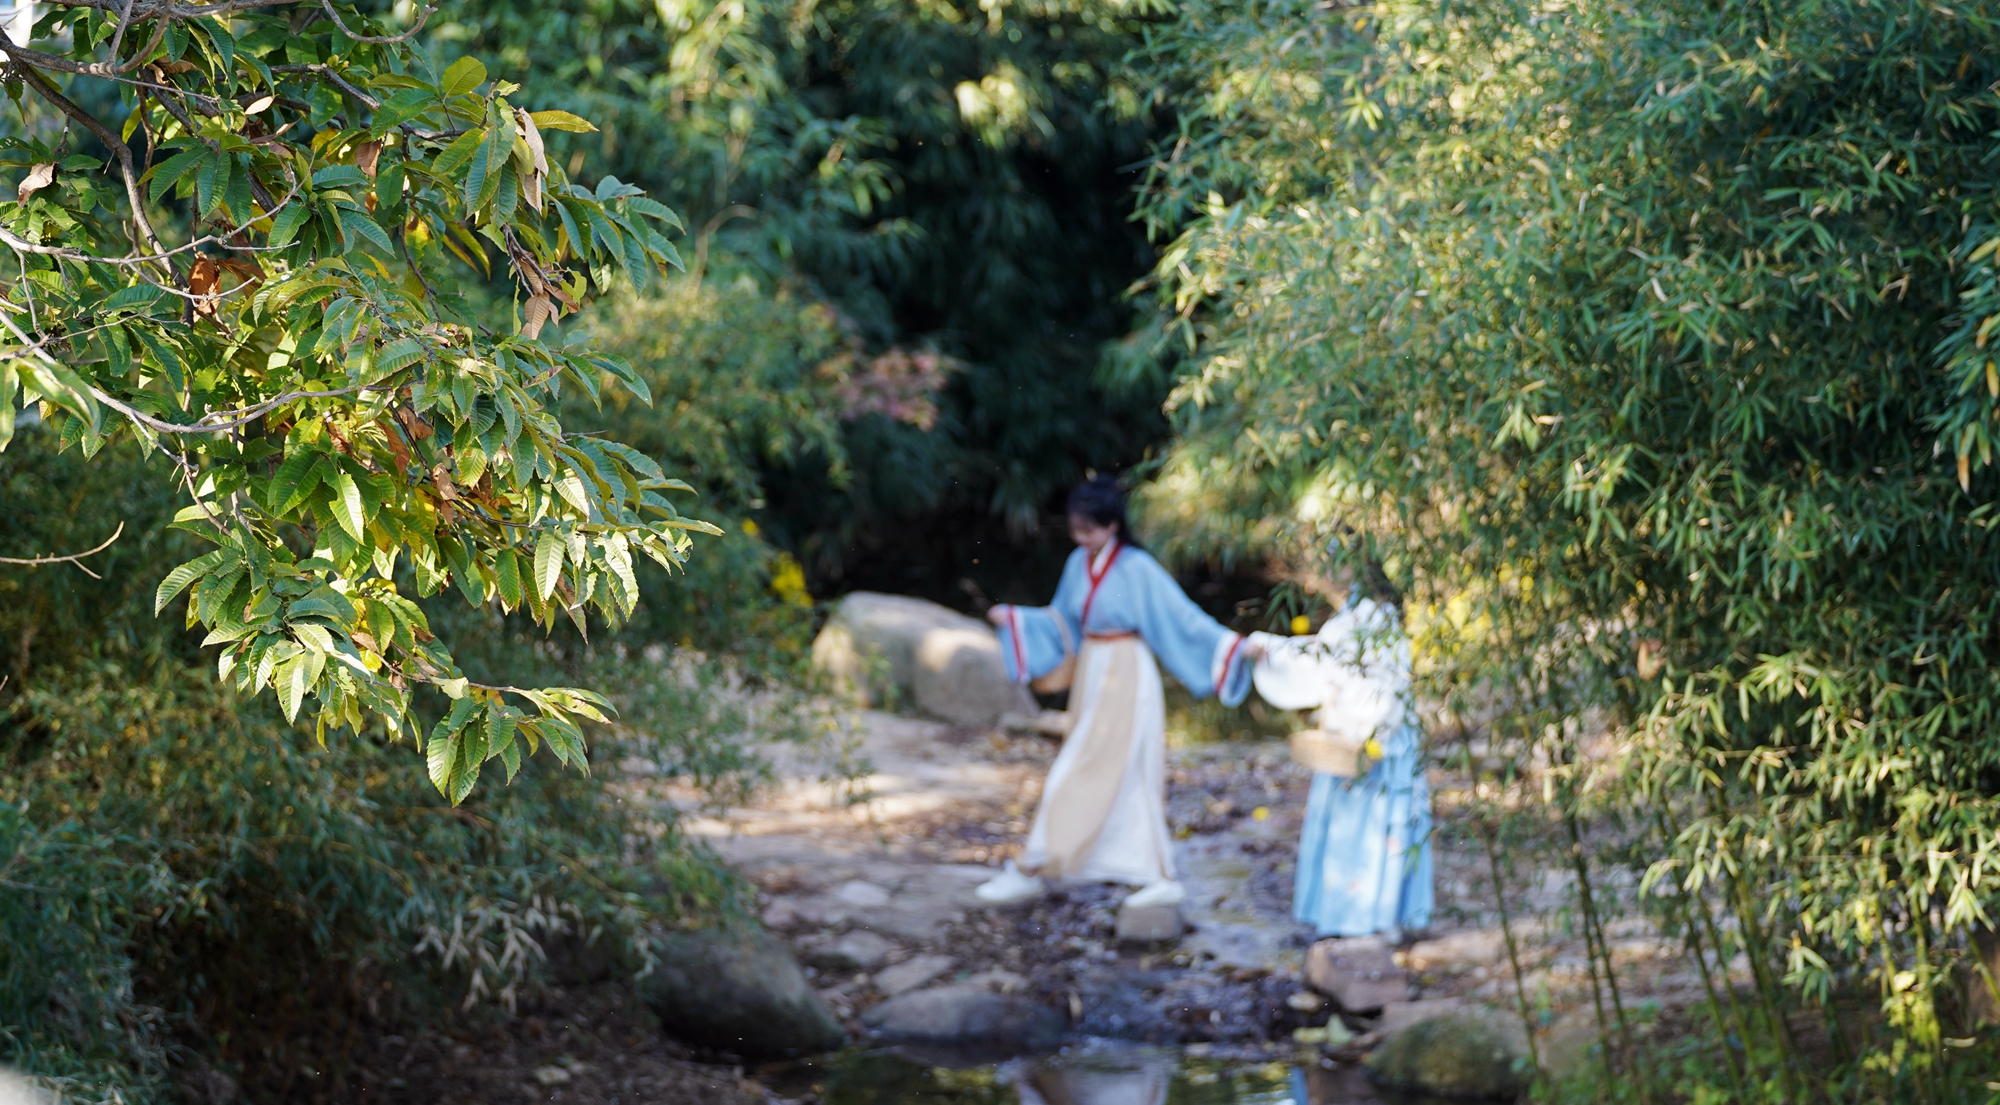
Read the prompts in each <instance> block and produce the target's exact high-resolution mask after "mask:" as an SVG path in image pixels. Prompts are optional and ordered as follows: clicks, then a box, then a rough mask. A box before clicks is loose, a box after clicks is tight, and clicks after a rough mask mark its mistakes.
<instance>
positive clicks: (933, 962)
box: [875, 955, 952, 998]
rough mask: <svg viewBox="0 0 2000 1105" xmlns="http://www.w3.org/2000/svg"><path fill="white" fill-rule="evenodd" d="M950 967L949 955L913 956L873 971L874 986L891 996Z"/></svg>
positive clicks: (928, 979)
mask: <svg viewBox="0 0 2000 1105" xmlns="http://www.w3.org/2000/svg"><path fill="white" fill-rule="evenodd" d="M951 967H952V961H951V958H950V957H949V956H943V955H919V956H915V957H913V958H911V959H908V960H906V961H904V962H902V963H898V964H896V965H895V966H893V967H884V968H883V969H881V970H880V971H877V972H875V988H876V989H877V990H880V991H882V992H883V993H884V994H887V995H888V996H890V997H892V998H893V997H895V996H896V995H897V994H900V993H903V992H904V991H906V990H914V989H916V988H917V987H919V986H922V985H923V984H924V983H926V982H929V981H930V980H932V979H934V978H936V977H937V976H939V975H941V974H943V973H945V972H946V971H949V970H951Z"/></svg>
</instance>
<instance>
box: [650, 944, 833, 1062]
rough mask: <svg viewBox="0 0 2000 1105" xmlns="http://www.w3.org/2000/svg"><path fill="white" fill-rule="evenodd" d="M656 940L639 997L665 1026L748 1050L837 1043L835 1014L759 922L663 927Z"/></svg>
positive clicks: (703, 1041)
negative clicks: (654, 963) (654, 962)
mask: <svg viewBox="0 0 2000 1105" xmlns="http://www.w3.org/2000/svg"><path fill="white" fill-rule="evenodd" d="M658 948H659V956H660V963H659V966H658V967H656V968H655V969H654V970H653V973H652V974H650V975H647V976H646V977H645V978H643V979H641V980H640V982H639V985H640V998H641V1000H643V1001H644V1002H645V1003H646V1005H647V1007H648V1008H650V1009H652V1011H653V1012H654V1014H655V1015H657V1016H658V1017H659V1018H660V1024H661V1026H662V1027H664V1028H665V1029H666V1030H667V1032H668V1033H669V1034H671V1035H673V1036H675V1037H677V1038H679V1039H682V1040H686V1041H687V1042H689V1043H692V1044H696V1045H699V1046H701V1047H712V1048H717V1049H720V1050H724V1051H731V1052H734V1053H736V1054H738V1055H742V1056H746V1057H749V1056H758V1057H762V1056H772V1055H796V1054H806V1053H811V1052H819V1051H827V1050H830V1049H832V1048H836V1047H839V1046H840V1044H841V1041H842V1039H843V1037H844V1036H845V1033H843V1032H842V1031H841V1027H840V1022H839V1021H838V1020H835V1019H834V1016H833V1012H832V1010H830V1009H828V1008H827V1007H826V1003H825V1002H824V1001H822V1000H821V999H820V996H819V995H818V994H817V993H814V992H813V988H812V985H811V984H810V983H808V982H807V981H806V975H805V971H804V970H803V969H801V968H800V967H799V963H798V960H796V959H794V958H792V953H791V952H790V951H789V950H787V949H786V948H785V946H784V945H783V944H780V943H778V942H777V941H776V940H773V939H772V938H771V936H770V934H769V933H767V932H765V931H764V930H763V929H760V928H752V927H749V926H744V927H740V928H730V929H721V928H715V929H701V930H697V931H693V932H669V933H663V934H661V935H660V936H659V937H658Z"/></svg>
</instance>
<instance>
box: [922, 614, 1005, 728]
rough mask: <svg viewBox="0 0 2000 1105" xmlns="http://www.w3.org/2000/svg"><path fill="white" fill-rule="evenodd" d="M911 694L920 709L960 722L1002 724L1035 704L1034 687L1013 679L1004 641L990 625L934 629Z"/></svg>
mask: <svg viewBox="0 0 2000 1105" xmlns="http://www.w3.org/2000/svg"><path fill="white" fill-rule="evenodd" d="M910 697H911V698H912V699H914V700H915V701H916V704H917V709H919V710H922V711H923V712H924V713H927V714H930V715H931V716H932V717H940V718H943V719H944V720H946V721H949V722H955V723H957V724H959V725H997V724H999V722H1000V719H1001V718H1003V717H1005V716H1007V715H1008V714H1018V713H1021V712H1022V711H1023V710H1024V709H1026V710H1032V709H1033V708H1034V699H1032V698H1030V697H1028V692H1027V691H1026V690H1025V689H1024V688H1022V687H1019V686H1016V685H1015V684H1013V683H1012V682H1009V681H1008V679H1007V665H1006V663H1005V661H1003V660H1002V659H1001V658H1000V640H999V638H998V637H997V636H995V635H994V633H993V627H992V626H990V625H984V624H979V625H975V626H968V627H963V628H955V629H934V630H932V631H930V632H929V633H926V634H924V637H923V640H921V641H919V642H918V643H917V651H916V671H915V672H914V673H913V674H912V675H911V678H910Z"/></svg>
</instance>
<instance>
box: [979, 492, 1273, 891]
mask: <svg viewBox="0 0 2000 1105" xmlns="http://www.w3.org/2000/svg"><path fill="white" fill-rule="evenodd" d="M1069 528H1070V536H1071V537H1073V538H1075V540H1076V544H1077V549H1076V551H1075V552H1073V553H1071V554H1070V557H1069V563H1068V564H1066V565H1065V566H1064V567H1063V574H1062V582H1061V583H1060V584H1059V585H1057V587H1056V597H1055V601H1054V602H1052V603H1050V604H1049V605H1047V606H1038V607H1028V606H1004V605H1003V606H995V607H993V609H992V610H991V611H989V612H988V614H987V616H988V617H989V618H990V619H992V621H993V624H994V625H995V626H997V627H998V628H999V631H1000V652H1001V655H1002V656H1004V657H1005V658H1006V661H1007V674H1008V676H1009V677H1010V678H1012V679H1013V680H1014V681H1015V682H1017V683H1028V682H1031V681H1043V682H1042V683H1041V685H1042V686H1045V687H1046V686H1048V683H1047V682H1046V680H1047V679H1048V678H1049V677H1051V676H1056V677H1057V678H1060V673H1061V672H1062V670H1063V669H1065V668H1073V673H1074V674H1073V675H1072V676H1071V679H1070V684H1069V686H1070V700H1069V711H1068V723H1069V733H1068V736H1067V738H1066V739H1065V740H1064V742H1063V747H1062V751H1061V753H1059V754H1058V755H1057V756H1056V761H1055V763H1054V764H1053V765H1051V766H1050V768H1049V778H1048V783H1047V784H1046V785H1045V786H1044V787H1043V788H1042V804H1041V808H1040V809H1038V810H1036V811H1035V822H1034V826H1033V827H1032V828H1031V829H1030V830H1029V831H1028V841H1027V845H1026V847H1025V848H1024V849H1023V850H1022V853H1021V859H1020V862H1019V863H1018V864H1016V863H1015V862H1013V861H1011V860H1010V861H1009V862H1008V864H1007V868H1006V870H1005V871H1004V872H1003V873H1002V874H1001V875H1000V876H999V877H997V878H995V879H992V880H991V881H989V882H987V883H985V884H983V885H981V886H980V887H979V890H978V894H979V897H980V898H981V899H983V900H985V901H988V902H994V903H1003V904H1004V903H1010V902H1021V901H1026V900H1028V899H1029V898H1032V897H1034V896H1036V895H1037V894H1040V893H1041V892H1042V885H1043V884H1042V880H1043V879H1066V880H1072V881H1077V882H1113V883H1123V884H1126V885H1128V886H1136V887H1138V888H1139V889H1138V890H1137V891H1136V892H1135V893H1133V894H1132V895H1131V896H1129V897H1128V898H1126V899H1125V901H1126V904H1128V905H1134V906H1148V905H1176V904H1179V902H1180V901H1181V899H1182V896H1183V895H1182V891H1181V886H1180V883H1178V882H1176V881H1175V878H1174V859H1173V849H1172V839H1171V837H1170V836H1169V834H1168V832H1167V811H1166V744H1167V707H1166V699H1165V697H1164V694H1163V692H1162V689H1161V685H1160V666H1161V665H1165V666H1166V669H1167V670H1168V671H1170V672H1172V673H1173V675H1174V678H1176V679H1178V680H1180V681H1181V683H1182V685H1184V686H1186V687H1187V689H1188V690H1190V691H1192V692H1194V695H1195V697H1197V698H1204V697H1207V696H1208V695H1211V694H1214V695H1219V696H1220V697H1221V699H1222V701H1223V702H1224V703H1225V704H1228V705H1231V706H1233V705H1235V704H1237V703H1239V702H1241V701H1243V698H1244V696H1245V695H1247V694H1248V693H1249V692H1250V669H1251V665H1252V663H1253V661H1254V660H1255V659H1256V657H1257V656H1258V655H1261V652H1260V650H1259V649H1258V647H1257V646H1255V645H1253V644H1251V643H1250V642H1248V641H1246V640H1244V639H1243V638H1242V637H1241V636H1239V635H1238V634H1236V633H1232V632H1230V631H1229V630H1228V629H1227V628H1225V627H1224V626H1222V624H1221V623H1219V622H1217V621H1216V620H1215V619H1214V618H1211V617H1209V616H1208V614H1207V613H1205V612H1204V611H1203V610H1202V609H1201V607H1199V606H1196V605H1195V604H1194V601H1193V600H1192V599H1190V598H1188V597H1187V595H1186V594H1185V593H1183V592H1182V591H1181V589H1180V586H1179V585H1178V584H1176V583H1175V582H1174V579H1173V577H1172V576H1170V575H1168V574H1167V572H1166V569H1164V568H1162V567H1160V563H1159V561H1157V560H1154V559H1153V558H1152V557H1151V556H1150V555H1148V554H1147V552H1146V550H1144V549H1142V548H1140V547H1139V545H1138V543H1137V542H1136V541H1134V540H1133V539H1132V537H1131V527H1130V525H1129V524H1128V523H1127V522H1126V520H1125V496H1124V493H1123V492H1121V491H1120V490H1119V489H1118V485H1117V483H1116V482H1114V481H1113V480H1111V479H1110V478H1109V477H1106V476H1098V477H1094V478H1092V479H1091V480H1090V481H1089V482H1087V483H1084V484H1083V485H1081V486H1079V487H1078V488H1077V489H1076V490H1075V491H1073V492H1071V493H1070V497H1069Z"/></svg>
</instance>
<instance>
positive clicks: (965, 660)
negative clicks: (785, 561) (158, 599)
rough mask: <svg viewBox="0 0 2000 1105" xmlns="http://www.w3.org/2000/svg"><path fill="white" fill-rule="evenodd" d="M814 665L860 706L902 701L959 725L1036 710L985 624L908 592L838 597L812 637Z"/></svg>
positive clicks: (989, 722)
mask: <svg viewBox="0 0 2000 1105" xmlns="http://www.w3.org/2000/svg"><path fill="white" fill-rule="evenodd" d="M812 663H813V667H814V668H816V669H818V670H820V671H823V672H825V673H827V675H828V676H830V677H831V678H832V680H833V683H834V685H835V686H836V687H837V688H838V689H840V691H841V692H842V693H843V694H845V695H847V696H848V697H850V698H852V699H853V700H854V701H856V702H859V703H860V704H862V705H864V706H874V707H884V706H888V705H891V704H892V703H891V702H890V700H891V699H892V698H894V699H901V700H903V701H907V702H910V703H913V704H914V705H915V706H916V707H917V708H918V709H920V710H922V711H923V712H925V713H927V714H931V715H933V716H935V717H940V718H943V719H945V720H946V721H951V722H956V723H958V724H960V725H994V724H997V723H998V722H999V721H1000V719H1001V717H1003V716H1004V715H1007V714H1020V715H1024V716H1032V715H1034V714H1035V713H1036V707H1035V702H1034V699H1032V698H1030V697H1029V695H1028V692H1027V691H1026V689H1024V688H1022V687H1018V686H1015V685H1014V684H1012V683H1009V682H1008V681H1007V667H1006V664H1005V662H1004V661H1002V660H1001V658H1000V642H999V639H998V638H997V637H995V636H994V633H993V629H992V627H991V626H989V625H987V624H986V623H984V622H982V621H980V620H978V619H977V618H971V617H967V616H966V615H964V614H961V613H959V612H958V611H956V610H952V609H950V608H948V607H944V606H939V605H938V604H937V603H934V602H926V601H925V600H923V599H918V598H910V597H908V596H906V595H884V594H878V593H875V592H872V591H855V592H853V593H851V594H849V595H848V596H847V597H846V598H843V599H841V600H840V605H839V607H838V608H836V609H835V611H834V614H833V617H832V618H830V619H828V620H827V623H826V627H825V628H823V629H821V630H820V633H819V636H818V637H816V638H814V639H813V647H812Z"/></svg>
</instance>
